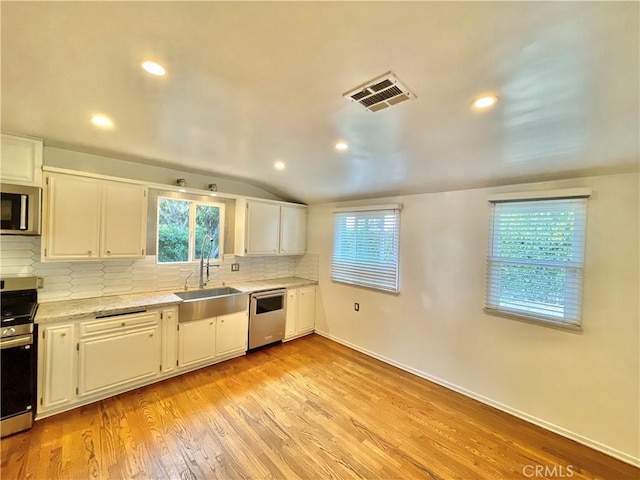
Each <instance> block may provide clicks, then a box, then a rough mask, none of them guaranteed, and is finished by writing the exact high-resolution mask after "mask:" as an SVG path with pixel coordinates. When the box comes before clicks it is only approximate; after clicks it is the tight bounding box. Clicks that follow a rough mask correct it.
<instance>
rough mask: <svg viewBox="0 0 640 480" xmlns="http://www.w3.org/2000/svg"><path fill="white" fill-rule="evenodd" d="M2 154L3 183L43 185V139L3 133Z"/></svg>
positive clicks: (0, 169) (0, 166)
mask: <svg viewBox="0 0 640 480" xmlns="http://www.w3.org/2000/svg"><path fill="white" fill-rule="evenodd" d="M0 156H1V157H2V162H0V180H1V181H2V183H15V184H16V185H29V186H31V187H41V186H42V140H40V139H37V138H24V137H16V136H14V135H6V134H3V135H2V152H1V155H0Z"/></svg>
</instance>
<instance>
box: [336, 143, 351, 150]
mask: <svg viewBox="0 0 640 480" xmlns="http://www.w3.org/2000/svg"><path fill="white" fill-rule="evenodd" d="M347 148H349V145H347V143H346V142H338V143H336V150H346V149H347Z"/></svg>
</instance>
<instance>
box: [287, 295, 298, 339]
mask: <svg viewBox="0 0 640 480" xmlns="http://www.w3.org/2000/svg"><path fill="white" fill-rule="evenodd" d="M297 318H298V290H296V289H289V290H287V320H286V323H285V328H284V338H285V339H287V338H291V337H293V336H294V335H295V334H296V331H297Z"/></svg>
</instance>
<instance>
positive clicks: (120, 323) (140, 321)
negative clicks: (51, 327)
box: [80, 312, 160, 337]
mask: <svg viewBox="0 0 640 480" xmlns="http://www.w3.org/2000/svg"><path fill="white" fill-rule="evenodd" d="M159 320H160V312H145V313H134V314H128V315H118V316H114V317H109V318H102V319H98V320H93V321H90V322H84V323H81V324H80V337H86V336H90V335H97V334H103V333H111V332H118V331H121V330H130V329H132V328H143V327H154V326H156V325H157V324H158V321H159Z"/></svg>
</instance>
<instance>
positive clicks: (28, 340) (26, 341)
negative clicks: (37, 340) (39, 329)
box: [0, 335, 33, 350]
mask: <svg viewBox="0 0 640 480" xmlns="http://www.w3.org/2000/svg"><path fill="white" fill-rule="evenodd" d="M32 343H33V338H32V336H31V335H25V336H23V337H17V338H10V339H6V340H5V339H2V341H1V342H0V350H4V349H5V348H15V347H24V346H25V345H31V344H32Z"/></svg>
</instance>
